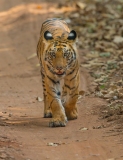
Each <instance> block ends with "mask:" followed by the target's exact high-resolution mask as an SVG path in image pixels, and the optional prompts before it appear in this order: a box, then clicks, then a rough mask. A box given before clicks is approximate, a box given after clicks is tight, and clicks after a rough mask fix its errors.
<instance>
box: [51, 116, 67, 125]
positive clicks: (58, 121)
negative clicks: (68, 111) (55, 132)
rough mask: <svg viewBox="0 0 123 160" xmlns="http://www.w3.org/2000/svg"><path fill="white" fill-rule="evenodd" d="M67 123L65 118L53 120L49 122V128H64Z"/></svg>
mask: <svg viewBox="0 0 123 160" xmlns="http://www.w3.org/2000/svg"><path fill="white" fill-rule="evenodd" d="M66 123H67V118H66V117H65V118H53V119H52V120H51V121H50V122H49V127H65V126H66Z"/></svg>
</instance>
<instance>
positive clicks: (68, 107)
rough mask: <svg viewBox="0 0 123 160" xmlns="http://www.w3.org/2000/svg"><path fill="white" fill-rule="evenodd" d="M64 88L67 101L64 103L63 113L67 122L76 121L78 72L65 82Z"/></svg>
mask: <svg viewBox="0 0 123 160" xmlns="http://www.w3.org/2000/svg"><path fill="white" fill-rule="evenodd" d="M64 87H65V88H66V90H67V94H68V97H69V98H68V99H67V100H66V102H65V103H64V107H65V113H66V116H67V119H68V120H73V119H77V117H78V111H77V100H78V95H79V71H77V72H76V73H75V74H74V76H73V77H72V78H70V79H69V80H66V81H65V84H64Z"/></svg>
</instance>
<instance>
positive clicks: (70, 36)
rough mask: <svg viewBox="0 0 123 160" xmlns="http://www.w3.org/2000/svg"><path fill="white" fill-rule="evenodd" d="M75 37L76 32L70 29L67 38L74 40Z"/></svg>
mask: <svg viewBox="0 0 123 160" xmlns="http://www.w3.org/2000/svg"><path fill="white" fill-rule="evenodd" d="M76 37H77V34H76V32H75V31H74V30H72V31H71V32H70V33H69V35H68V38H67V39H68V40H75V39H76Z"/></svg>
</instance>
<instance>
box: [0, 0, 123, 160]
mask: <svg viewBox="0 0 123 160" xmlns="http://www.w3.org/2000/svg"><path fill="white" fill-rule="evenodd" d="M57 2H58V1H57ZM56 5H57V3H55V4H54V3H52V1H47V3H46V1H41V0H40V1H38V0H36V1H34V0H31V1H29V0H26V1H24V0H17V1H15V0H9V1H5V0H0V160H2V159H4V160H45V159H49V160H86V159H87V160H123V134H122V132H118V126H117V125H115V123H114V122H113V121H112V122H106V121H105V120H104V119H101V118H100V116H99V111H100V108H101V107H103V106H104V104H105V103H106V102H105V101H104V100H102V99H99V98H94V97H87V96H86V97H83V98H81V99H80V100H79V103H78V108H79V118H78V119H77V120H74V121H69V122H68V124H67V126H66V127H63V128H49V127H48V122H49V119H44V118H43V102H39V101H37V100H36V97H41V98H42V85H41V77H40V72H39V70H40V69H39V67H36V64H37V63H38V60H37V58H33V59H30V60H27V57H28V56H30V55H31V54H33V53H35V52H36V45H37V41H38V37H39V32H40V27H41V24H42V22H43V21H44V20H45V19H46V18H48V17H55V14H56V13H57V12H59V13H60V12H63V10H57V9H56ZM80 55H81V56H80V57H81V58H82V52H81V51H80ZM81 77H82V78H81V88H82V89H83V90H88V89H89V88H90V84H91V83H90V81H91V79H90V77H89V75H88V73H87V72H86V71H85V70H81ZM116 127H117V128H116Z"/></svg>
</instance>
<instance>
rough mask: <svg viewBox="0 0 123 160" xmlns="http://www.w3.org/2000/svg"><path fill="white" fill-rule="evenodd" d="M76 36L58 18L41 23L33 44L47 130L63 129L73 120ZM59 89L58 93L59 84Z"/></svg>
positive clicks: (75, 112) (76, 87)
mask: <svg viewBox="0 0 123 160" xmlns="http://www.w3.org/2000/svg"><path fill="white" fill-rule="evenodd" d="M76 42H77V33H76V32H75V31H74V30H70V28H69V27H68V24H67V23H66V22H65V21H64V20H62V19H59V18H50V19H47V20H46V21H44V22H43V24H42V27H41V31H40V37H39V41H38V44H37V57H38V59H39V63H40V68H41V70H40V72H41V77H42V86H43V95H44V118H51V120H50V122H49V127H65V126H66V124H67V122H68V120H73V119H77V117H78V109H77V100H78V96H79V62H78V59H79V58H78V52H77V47H76ZM62 81H63V87H62V89H61V85H60V84H61V82H62Z"/></svg>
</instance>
